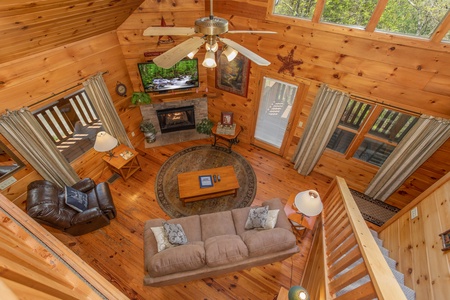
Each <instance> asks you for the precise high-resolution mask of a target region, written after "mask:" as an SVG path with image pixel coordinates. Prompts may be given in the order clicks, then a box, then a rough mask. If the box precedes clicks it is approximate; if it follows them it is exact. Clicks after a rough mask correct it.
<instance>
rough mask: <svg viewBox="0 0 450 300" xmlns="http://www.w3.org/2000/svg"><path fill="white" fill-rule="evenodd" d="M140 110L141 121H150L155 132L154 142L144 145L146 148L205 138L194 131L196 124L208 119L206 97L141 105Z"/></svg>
mask: <svg viewBox="0 0 450 300" xmlns="http://www.w3.org/2000/svg"><path fill="white" fill-rule="evenodd" d="M140 109H141V114H142V119H143V120H150V121H151V122H152V123H153V125H155V128H156V131H157V134H156V142H155V143H152V145H149V144H146V146H148V147H154V146H161V145H168V144H171V143H179V142H184V141H189V140H193V139H202V138H205V137H207V136H205V135H203V134H199V133H197V131H196V129H195V126H196V124H197V123H199V122H200V121H201V120H203V119H205V118H208V99H207V98H206V97H202V98H195V99H189V100H177V101H166V102H161V103H155V104H148V105H141V106H140Z"/></svg>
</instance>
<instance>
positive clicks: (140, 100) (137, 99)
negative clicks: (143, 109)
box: [131, 92, 152, 105]
mask: <svg viewBox="0 0 450 300" xmlns="http://www.w3.org/2000/svg"><path fill="white" fill-rule="evenodd" d="M150 103H152V98H150V95H149V94H147V93H142V92H134V93H133V96H131V104H133V105H141V104H150Z"/></svg>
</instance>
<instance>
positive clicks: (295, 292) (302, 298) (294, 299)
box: [288, 285, 309, 300]
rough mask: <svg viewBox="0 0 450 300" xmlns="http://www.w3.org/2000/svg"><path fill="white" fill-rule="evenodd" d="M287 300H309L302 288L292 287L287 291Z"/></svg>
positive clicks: (306, 292)
mask: <svg viewBox="0 0 450 300" xmlns="http://www.w3.org/2000/svg"><path fill="white" fill-rule="evenodd" d="M288 298H289V300H309V294H308V291H306V289H305V288H304V287H302V286H299V285H294V286H293V287H291V288H290V289H289V293H288Z"/></svg>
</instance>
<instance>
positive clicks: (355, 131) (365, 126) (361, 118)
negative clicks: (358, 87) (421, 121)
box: [327, 99, 417, 167]
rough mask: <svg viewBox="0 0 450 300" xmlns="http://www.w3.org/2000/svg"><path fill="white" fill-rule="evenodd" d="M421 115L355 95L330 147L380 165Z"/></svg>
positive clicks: (347, 156) (329, 143) (349, 155)
mask: <svg viewBox="0 0 450 300" xmlns="http://www.w3.org/2000/svg"><path fill="white" fill-rule="evenodd" d="M416 121H417V117H414V116H411V115H408V114H405V113H401V112H398V111H395V110H391V109H388V108H385V107H382V106H380V105H371V104H368V103H364V102H360V101H356V100H354V99H351V100H350V101H349V103H348V104H347V107H346V108H345V111H344V113H343V114H342V117H341V119H340V121H339V124H338V127H337V128H336V130H335V131H334V133H333V136H332V137H331V139H330V141H329V142H328V145H327V148H329V149H331V150H334V151H337V152H340V153H342V154H345V156H346V158H351V157H353V158H355V159H359V160H362V161H365V162H368V163H370V164H373V165H375V166H378V167H380V166H381V165H382V164H383V163H384V161H385V160H386V159H387V158H388V157H389V155H390V154H391V153H392V151H394V149H395V147H396V146H397V144H398V143H399V142H400V141H401V140H402V138H403V137H404V136H405V135H406V133H407V132H408V131H409V130H410V129H411V127H412V126H413V125H414V124H415V123H416Z"/></svg>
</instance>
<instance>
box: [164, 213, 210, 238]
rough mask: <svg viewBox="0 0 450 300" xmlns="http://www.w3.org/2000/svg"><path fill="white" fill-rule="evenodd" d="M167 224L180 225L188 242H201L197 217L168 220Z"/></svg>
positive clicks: (198, 218)
mask: <svg viewBox="0 0 450 300" xmlns="http://www.w3.org/2000/svg"><path fill="white" fill-rule="evenodd" d="M167 223H169V224H180V225H181V227H182V228H183V231H184V234H185V235H186V237H187V241H188V242H195V241H201V240H202V235H201V232H202V231H201V229H200V217H199V216H198V215H193V216H188V217H183V218H178V219H172V220H168V221H167Z"/></svg>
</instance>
